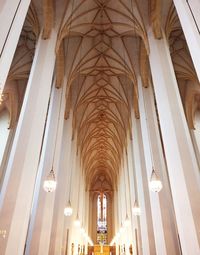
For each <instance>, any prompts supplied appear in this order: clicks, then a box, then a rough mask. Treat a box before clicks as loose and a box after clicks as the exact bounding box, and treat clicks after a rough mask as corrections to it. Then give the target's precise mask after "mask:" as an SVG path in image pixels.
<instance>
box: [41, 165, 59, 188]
mask: <svg viewBox="0 0 200 255" xmlns="http://www.w3.org/2000/svg"><path fill="white" fill-rule="evenodd" d="M56 184H57V183H56V178H55V174H54V171H53V169H52V170H51V171H50V173H49V175H48V176H47V179H46V180H45V181H44V184H43V188H44V190H45V191H46V192H53V191H55V189H56Z"/></svg>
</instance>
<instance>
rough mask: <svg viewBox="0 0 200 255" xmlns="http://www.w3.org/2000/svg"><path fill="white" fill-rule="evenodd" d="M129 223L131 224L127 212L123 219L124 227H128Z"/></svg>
mask: <svg viewBox="0 0 200 255" xmlns="http://www.w3.org/2000/svg"><path fill="white" fill-rule="evenodd" d="M130 224H131V222H130V220H129V217H128V214H126V219H125V221H124V226H125V227H128V226H129V225H130Z"/></svg>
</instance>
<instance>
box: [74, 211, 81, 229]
mask: <svg viewBox="0 0 200 255" xmlns="http://www.w3.org/2000/svg"><path fill="white" fill-rule="evenodd" d="M74 225H75V226H76V227H80V226H81V222H80V220H79V217H78V214H77V216H76V219H75V221H74Z"/></svg>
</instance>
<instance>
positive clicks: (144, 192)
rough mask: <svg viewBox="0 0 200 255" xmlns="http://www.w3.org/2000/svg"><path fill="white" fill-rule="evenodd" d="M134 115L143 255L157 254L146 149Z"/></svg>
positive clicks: (136, 173) (136, 176)
mask: <svg viewBox="0 0 200 255" xmlns="http://www.w3.org/2000/svg"><path fill="white" fill-rule="evenodd" d="M133 116H134V113H133V114H132V136H133V138H132V150H131V152H132V155H133V159H134V169H135V179H136V184H137V194H138V197H137V199H138V204H139V206H140V208H141V215H140V216H139V222H140V227H141V232H142V235H141V243H142V254H143V255H154V254H156V249H155V238H154V232H153V223H152V213H151V209H150V198H149V187H148V180H147V176H146V169H145V163H144V162H145V158H144V148H143V143H142V134H141V126H140V120H138V119H135V118H134V117H133Z"/></svg>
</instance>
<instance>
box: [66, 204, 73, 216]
mask: <svg viewBox="0 0 200 255" xmlns="http://www.w3.org/2000/svg"><path fill="white" fill-rule="evenodd" d="M72 213H73V208H72V206H71V203H70V200H69V201H68V203H67V206H66V207H65V209H64V215H65V216H71V215H72Z"/></svg>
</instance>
